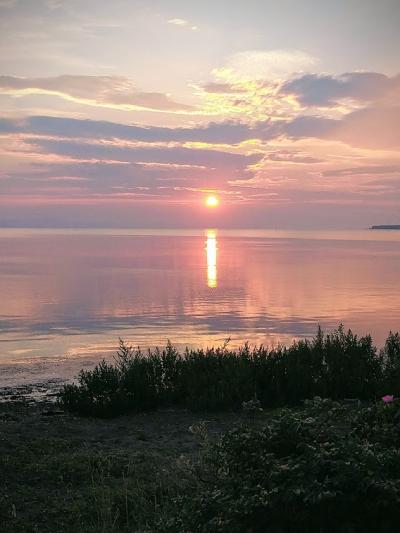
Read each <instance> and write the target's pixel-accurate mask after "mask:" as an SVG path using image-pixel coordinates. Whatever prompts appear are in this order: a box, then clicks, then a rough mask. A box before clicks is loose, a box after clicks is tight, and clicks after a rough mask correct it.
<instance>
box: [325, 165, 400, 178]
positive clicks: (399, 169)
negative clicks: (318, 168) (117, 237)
mask: <svg viewBox="0 0 400 533" xmlns="http://www.w3.org/2000/svg"><path fill="white" fill-rule="evenodd" d="M398 173H400V165H369V166H360V167H350V168H341V169H335V170H326V171H325V172H323V176H326V177H334V176H354V175H359V174H361V175H370V174H380V175H384V174H398Z"/></svg>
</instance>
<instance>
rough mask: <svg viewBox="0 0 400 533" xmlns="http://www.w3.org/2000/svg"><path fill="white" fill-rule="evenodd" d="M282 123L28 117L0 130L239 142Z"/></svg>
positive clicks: (5, 122)
mask: <svg viewBox="0 0 400 533" xmlns="http://www.w3.org/2000/svg"><path fill="white" fill-rule="evenodd" d="M277 128H278V125H276V124H274V123H272V122H269V121H266V122H259V123H256V124H255V125H254V126H249V125H248V124H244V123H241V122H235V121H227V122H219V123H216V122H210V123H209V124H208V125H206V126H199V127H195V126H194V127H191V128H190V127H188V128H166V127H156V126H151V127H144V126H136V125H132V126H131V125H123V124H117V123H114V122H105V121H96V120H81V119H73V118H64V117H40V116H39V117H28V118H26V119H23V120H18V119H0V132H3V133H25V134H35V135H50V136H51V135H55V136H61V137H72V138H77V137H79V138H103V139H106V138H117V139H121V140H128V141H143V142H174V141H176V142H189V141H192V142H206V143H227V144H237V143H240V142H242V141H245V140H248V139H255V138H260V139H264V140H267V139H271V138H273V137H274V136H275V135H276V132H277Z"/></svg>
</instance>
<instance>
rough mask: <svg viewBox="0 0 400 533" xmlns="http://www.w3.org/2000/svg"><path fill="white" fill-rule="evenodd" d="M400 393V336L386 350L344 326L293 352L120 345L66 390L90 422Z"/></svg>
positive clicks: (68, 401)
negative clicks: (172, 410) (173, 409)
mask: <svg viewBox="0 0 400 533" xmlns="http://www.w3.org/2000/svg"><path fill="white" fill-rule="evenodd" d="M386 392H390V393H394V394H396V393H400V336H399V334H398V333H396V334H393V333H390V335H389V337H388V339H387V341H386V343H385V346H384V348H383V349H382V350H380V351H378V350H377V348H376V347H375V346H374V344H373V341H372V339H371V337H370V336H365V337H357V335H354V334H353V333H352V332H351V330H348V331H347V332H346V331H345V330H344V328H343V326H340V327H339V328H338V329H337V330H335V331H333V332H332V333H330V334H327V335H324V333H323V332H322V331H321V330H320V329H319V330H318V332H317V334H316V336H315V337H314V338H313V339H311V340H302V341H298V342H294V343H293V344H292V345H291V346H289V347H284V346H279V347H277V348H273V349H269V348H267V347H264V346H260V347H255V348H250V347H249V345H248V344H245V345H244V346H243V347H242V348H240V349H239V350H237V351H234V350H230V349H229V348H228V346H227V345H224V346H223V347H221V348H216V349H214V348H211V349H207V350H189V349H186V351H185V352H184V353H178V352H177V350H176V349H175V348H174V347H173V346H172V345H171V344H168V345H167V346H166V348H164V349H163V350H160V349H158V348H157V349H155V350H150V351H148V352H146V353H143V352H141V351H140V349H133V348H132V347H128V346H126V345H125V344H124V343H123V341H121V342H120V348H119V351H118V354H117V357H116V359H115V363H114V364H110V363H107V362H105V361H102V362H101V363H99V364H98V365H97V366H96V367H95V368H94V370H91V371H82V372H81V373H80V375H79V379H78V384H73V385H66V386H65V387H64V389H63V390H62V391H61V394H60V401H61V403H62V405H63V406H64V407H65V408H66V409H68V410H70V411H72V412H76V413H79V414H83V415H92V416H99V417H113V416H117V415H120V414H122V413H127V412H140V411H148V410H153V409H157V408H165V407H169V406H178V407H184V408H188V409H191V410H193V411H219V410H238V409H240V406H241V405H242V403H243V402H246V401H249V400H252V399H257V400H258V401H260V403H261V406H262V407H264V408H266V407H268V408H269V407H278V406H284V405H298V404H300V403H301V402H302V401H304V400H306V399H311V398H313V397H314V396H321V397H328V398H331V399H334V400H340V399H345V398H358V399H361V400H373V399H375V398H377V397H379V396H381V395H382V394H384V393H386Z"/></svg>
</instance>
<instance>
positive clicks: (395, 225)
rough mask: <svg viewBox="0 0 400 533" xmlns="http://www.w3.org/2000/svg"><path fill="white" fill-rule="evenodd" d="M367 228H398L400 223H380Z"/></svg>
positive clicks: (399, 228)
mask: <svg viewBox="0 0 400 533" xmlns="http://www.w3.org/2000/svg"><path fill="white" fill-rule="evenodd" d="M369 229H394V230H400V224H382V225H380V226H371V227H370V228H369Z"/></svg>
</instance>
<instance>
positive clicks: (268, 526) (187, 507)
mask: <svg viewBox="0 0 400 533" xmlns="http://www.w3.org/2000/svg"><path fill="white" fill-rule="evenodd" d="M385 408H386V407H385ZM376 409H377V410H376V411H374V413H375V415H376V416H375V418H376V419H377V420H378V419H380V418H382V417H383V420H386V415H387V413H388V412H389V411H390V410H391V409H392V407H389V411H387V412H386V413H385V411H384V410H383V411H381V410H380V406H379V407H377V408H376ZM396 410H397V411H398V408H397V407H396ZM390 412H391V411H390ZM366 415H367V412H364V411H362V413H360V414H357V416H356V418H357V419H358V418H359V417H360V416H361V417H363V416H366ZM352 416H353V415H352V410H350V409H347V410H346V409H345V408H343V407H340V406H339V405H338V404H334V403H332V402H327V401H321V400H316V401H315V402H309V403H308V404H307V406H306V408H305V409H304V410H302V411H298V412H296V411H294V410H288V409H284V410H282V411H281V412H280V413H279V415H278V416H277V417H275V418H273V419H272V420H271V421H270V422H269V423H268V424H267V425H265V426H264V427H261V428H259V427H255V426H253V427H252V426H250V427H249V426H241V427H239V428H236V429H234V430H232V431H230V432H228V433H227V434H225V435H224V436H222V437H221V439H220V440H219V442H218V443H217V444H215V445H213V446H211V448H210V449H209V451H208V452H207V456H206V462H205V464H206V467H205V469H204V471H203V472H201V475H199V477H200V479H201V480H203V485H202V488H200V489H199V488H197V490H196V492H195V493H189V494H187V495H185V496H182V497H181V498H179V499H177V500H176V506H175V514H174V516H172V517H170V519H169V520H167V521H164V523H163V524H160V526H159V529H160V531H163V532H185V533H195V532H198V533H200V532H202V533H206V532H207V533H217V532H218V533H223V532H226V531H229V532H230V533H242V532H252V533H264V532H266V531H268V532H273V533H300V532H302V533H303V532H304V533H314V532H315V533H337V532H338V531H340V532H343V533H358V532H360V533H361V532H363V533H364V532H369V531H371V532H374V533H375V532H380V533H384V532H386V531H387V532H389V531H397V528H398V522H399V520H400V506H399V504H400V452H399V450H398V449H397V442H398V440H397V439H396V440H390V439H387V440H386V441H385V445H382V443H379V444H378V443H377V442H375V441H374V439H372V440H371V441H370V440H368V433H363V432H360V431H358V430H351V429H350V428H351V425H352V422H351V418H352ZM367 418H368V416H367ZM389 418H390V417H389ZM390 420H392V419H391V418H390ZM384 423H388V424H390V422H384Z"/></svg>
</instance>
